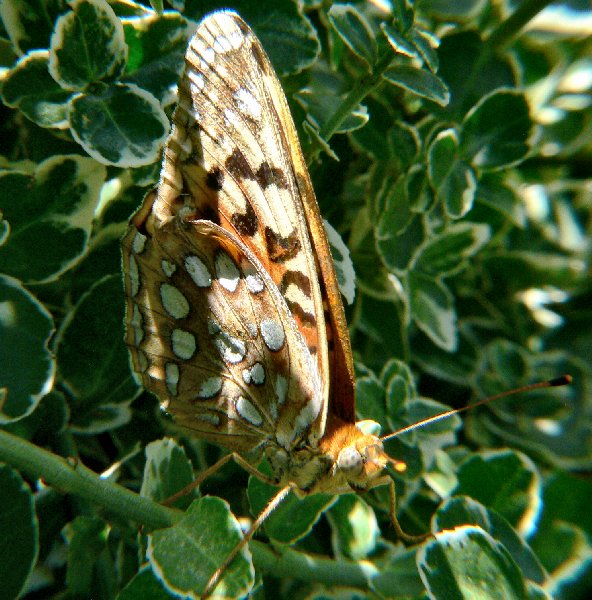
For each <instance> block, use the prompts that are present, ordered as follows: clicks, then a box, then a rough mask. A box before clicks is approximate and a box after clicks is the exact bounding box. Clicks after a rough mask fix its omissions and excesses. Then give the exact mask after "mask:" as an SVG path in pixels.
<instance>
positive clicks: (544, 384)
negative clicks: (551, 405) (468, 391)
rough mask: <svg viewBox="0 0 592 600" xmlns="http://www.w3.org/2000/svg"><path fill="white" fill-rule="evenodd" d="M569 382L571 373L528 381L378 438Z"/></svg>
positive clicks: (385, 438) (391, 435) (394, 435)
mask: <svg viewBox="0 0 592 600" xmlns="http://www.w3.org/2000/svg"><path fill="white" fill-rule="evenodd" d="M571 382H572V376H571V375H562V376H561V377H556V378H555V379H549V380H547V381H539V382H537V383H529V384H528V385H523V386H521V387H519V388H515V389H513V390H508V391H507V392H502V393H501V394H495V396H488V397H487V398H483V399H482V400H478V401H477V402H473V403H472V404H467V406H463V407H462V408H454V409H452V410H447V411H445V412H442V413H439V414H437V415H434V416H433V417H428V418H427V419H423V421H419V422H418V423H413V424H412V425H407V426H406V427H403V428H402V429H399V430H398V431H394V432H393V433H389V434H388V435H385V436H384V437H381V438H380V439H381V441H383V442H385V441H386V440H390V439H392V438H394V437H397V436H399V435H402V434H403V433H407V432H408V431H413V430H414V429H419V428H420V427H425V426H426V425H430V423H436V422H437V421H440V420H442V419H447V418H448V417H451V416H452V415H457V414H458V413H461V412H465V411H467V410H470V409H472V408H476V407H477V406H482V405H483V404H489V403H490V402H493V401H494V400H499V399H500V398H507V397H508V396H515V395H516V394H523V393H524V392H531V391H532V390H539V389H542V388H550V387H561V386H563V385H569V384H570V383H571Z"/></svg>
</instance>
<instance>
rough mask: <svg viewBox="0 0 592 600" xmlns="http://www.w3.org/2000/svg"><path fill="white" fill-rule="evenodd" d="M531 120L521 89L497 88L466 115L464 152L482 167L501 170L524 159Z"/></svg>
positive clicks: (462, 130) (462, 133) (527, 147)
mask: <svg viewBox="0 0 592 600" xmlns="http://www.w3.org/2000/svg"><path fill="white" fill-rule="evenodd" d="M531 129H532V121H531V119H530V115H529V109H528V103H527V102H526V98H525V97H524V95H523V94H522V93H520V92H516V91H512V90H501V91H496V92H493V93H492V94H490V95H489V96H486V97H485V98H483V99H482V100H480V101H479V103H478V104H477V105H476V106H474V107H473V108H472V109H471V111H470V112H469V113H468V114H467V116H466V118H465V120H464V122H463V123H462V125H461V154H462V156H464V157H466V159H467V160H469V161H471V162H472V163H473V164H474V165H475V166H477V167H479V168H480V169H499V168H501V167H507V166H509V165H515V164H517V163H519V162H520V161H522V160H524V158H525V157H526V155H527V154H528V151H529V149H530V145H529V142H528V140H529V138H530V134H531Z"/></svg>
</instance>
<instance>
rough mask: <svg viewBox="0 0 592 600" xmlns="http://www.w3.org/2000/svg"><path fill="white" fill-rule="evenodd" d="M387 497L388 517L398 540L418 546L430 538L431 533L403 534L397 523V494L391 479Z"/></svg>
mask: <svg viewBox="0 0 592 600" xmlns="http://www.w3.org/2000/svg"><path fill="white" fill-rule="evenodd" d="M389 495H390V511H389V512H390V517H391V523H392V524H393V527H394V529H395V533H396V534H397V537H398V538H399V539H400V540H402V541H403V542H405V544H420V543H421V542H423V541H424V540H426V539H427V538H429V537H431V536H432V534H431V533H424V534H422V535H410V534H408V533H405V532H404V531H403V529H402V528H401V524H400V523H399V520H398V519H397V494H396V490H395V482H394V481H393V480H392V479H390V481H389Z"/></svg>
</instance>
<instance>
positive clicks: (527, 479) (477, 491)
mask: <svg viewBox="0 0 592 600" xmlns="http://www.w3.org/2000/svg"><path fill="white" fill-rule="evenodd" d="M454 493H455V494H464V495H466V496H471V497H472V498H474V499H475V500H477V501H479V502H481V504H485V505H486V506H489V507H491V508H493V509H495V510H496V511H497V512H498V513H500V514H501V515H503V516H504V517H505V518H506V519H507V520H508V521H509V522H510V523H511V524H512V525H514V526H515V527H517V526H518V525H521V526H522V527H524V528H526V530H530V529H531V528H533V527H535V525H536V523H535V522H533V520H532V519H536V511H537V507H538V504H539V496H540V476H539V473H538V471H537V469H536V467H535V465H534V464H533V462H532V461H531V460H530V459H529V458H528V457H527V456H525V455H524V454H520V453H518V452H514V451H510V450H505V451H499V452H490V453H487V454H482V455H474V456H472V457H471V458H469V459H468V460H467V461H466V462H464V463H463V464H462V465H461V467H460V468H459V471H458V487H457V488H456V490H455V491H454Z"/></svg>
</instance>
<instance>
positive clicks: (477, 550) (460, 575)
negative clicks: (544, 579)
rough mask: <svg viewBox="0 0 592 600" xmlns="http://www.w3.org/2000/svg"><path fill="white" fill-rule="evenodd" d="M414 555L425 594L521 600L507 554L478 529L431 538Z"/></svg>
mask: <svg viewBox="0 0 592 600" xmlns="http://www.w3.org/2000/svg"><path fill="white" fill-rule="evenodd" d="M435 538H436V539H435V540H429V541H428V542H427V543H426V544H425V546H422V547H421V548H420V549H419V551H418V553H417V565H418V568H419V572H420V575H421V578H422V580H423V582H424V584H425V586H426V588H427V590H428V593H429V594H430V595H432V596H433V597H435V598H446V599H447V600H456V599H459V600H461V599H462V600H469V599H473V598H482V599H484V600H485V599H487V600H525V598H526V587H525V583H524V579H523V578H522V574H521V573H520V570H519V569H518V567H517V565H516V563H515V562H514V561H513V560H512V558H511V556H510V554H509V553H508V551H507V550H506V549H505V548H504V547H503V546H502V545H501V544H500V543H499V542H496V541H495V540H494V539H493V538H492V537H491V536H490V535H489V534H487V533H486V532H485V531H483V530H482V529H481V528H479V527H475V526H471V525H467V526H463V527H457V528H456V529H454V530H453V531H445V532H441V533H436V534H435Z"/></svg>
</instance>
